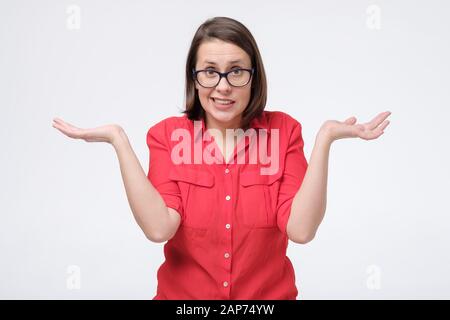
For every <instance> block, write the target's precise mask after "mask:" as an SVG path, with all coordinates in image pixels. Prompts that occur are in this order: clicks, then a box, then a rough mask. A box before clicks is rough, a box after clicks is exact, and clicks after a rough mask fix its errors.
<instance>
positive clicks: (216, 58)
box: [197, 39, 250, 65]
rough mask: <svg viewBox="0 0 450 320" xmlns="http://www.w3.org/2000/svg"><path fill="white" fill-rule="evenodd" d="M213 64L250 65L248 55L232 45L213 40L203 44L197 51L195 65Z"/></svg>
mask: <svg viewBox="0 0 450 320" xmlns="http://www.w3.org/2000/svg"><path fill="white" fill-rule="evenodd" d="M208 62H214V63H215V64H218V65H228V64H231V63H237V62H241V63H243V64H250V57H249V55H248V54H247V53H246V52H245V51H244V50H242V49H241V48H240V47H238V46H237V45H235V44H233V43H229V42H225V41H222V40H218V39H214V40H211V41H207V42H203V43H202V44H201V45H200V46H199V48H198V50H197V63H200V64H205V63H208Z"/></svg>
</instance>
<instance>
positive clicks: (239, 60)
mask: <svg viewBox="0 0 450 320" xmlns="http://www.w3.org/2000/svg"><path fill="white" fill-rule="evenodd" d="M203 63H208V64H214V65H217V63H215V62H214V61H204V62H203ZM233 63H243V61H242V60H241V59H238V60H233V61H229V62H228V64H233Z"/></svg>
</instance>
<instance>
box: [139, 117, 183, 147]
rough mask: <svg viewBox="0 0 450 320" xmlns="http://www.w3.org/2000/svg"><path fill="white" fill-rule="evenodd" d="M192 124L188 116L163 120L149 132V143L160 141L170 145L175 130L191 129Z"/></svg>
mask: <svg viewBox="0 0 450 320" xmlns="http://www.w3.org/2000/svg"><path fill="white" fill-rule="evenodd" d="M190 122H191V120H189V119H188V118H187V116H186V115H181V116H171V117H167V118H165V119H162V120H160V121H158V122H156V123H155V124H154V125H152V126H151V127H150V128H149V129H148V131H147V142H149V141H150V140H152V139H154V140H158V141H160V142H166V143H168V142H169V141H170V138H171V136H172V133H173V131H174V130H175V129H181V128H184V129H187V130H189V128H190Z"/></svg>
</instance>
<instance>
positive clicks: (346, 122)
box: [344, 117, 356, 124]
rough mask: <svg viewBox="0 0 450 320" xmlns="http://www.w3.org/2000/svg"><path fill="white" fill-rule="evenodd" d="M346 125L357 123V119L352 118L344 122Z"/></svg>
mask: <svg viewBox="0 0 450 320" xmlns="http://www.w3.org/2000/svg"><path fill="white" fill-rule="evenodd" d="M344 123H345V124H355V123H356V118H355V117H350V118H348V119H347V120H345V121H344Z"/></svg>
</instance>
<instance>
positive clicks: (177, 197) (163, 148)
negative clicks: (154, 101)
mask: <svg viewBox="0 0 450 320" xmlns="http://www.w3.org/2000/svg"><path fill="white" fill-rule="evenodd" d="M168 138H169V137H168V135H167V134H166V130H165V124H164V123H163V122H160V123H158V124H156V125H155V126H153V127H151V128H150V129H149V130H148V132H147V146H148V148H149V152H150V156H149V169H148V173H147V178H148V179H149V181H150V182H151V183H152V185H153V186H154V187H155V188H156V190H158V192H159V194H160V195H161V197H162V198H163V200H164V202H165V203H166V206H167V207H168V208H172V209H174V210H176V211H177V212H178V213H179V214H180V216H181V219H182V220H184V210H183V202H182V198H181V192H180V188H179V186H178V184H177V183H176V182H175V181H173V180H170V179H169V172H170V171H171V168H172V166H173V163H172V160H171V157H170V149H169V145H170V143H169V140H168Z"/></svg>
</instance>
